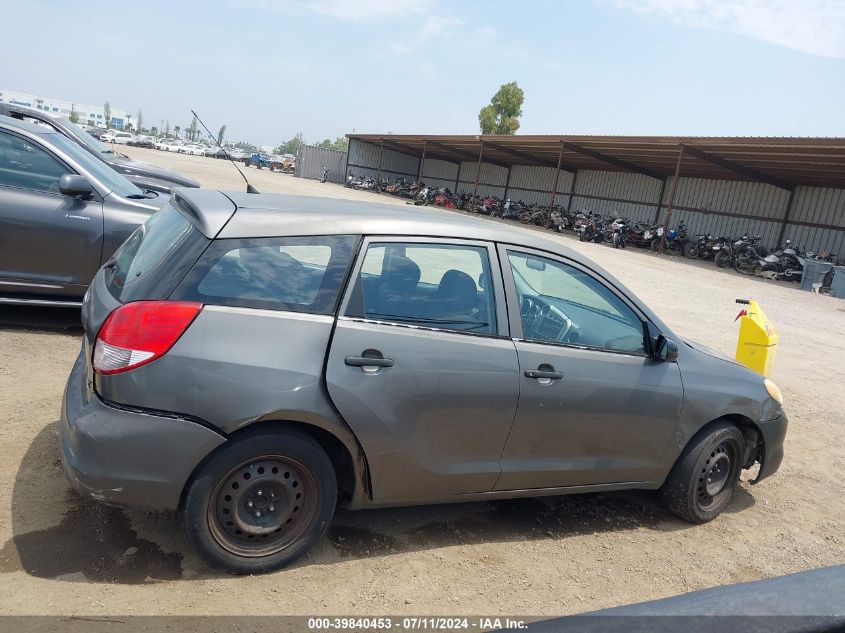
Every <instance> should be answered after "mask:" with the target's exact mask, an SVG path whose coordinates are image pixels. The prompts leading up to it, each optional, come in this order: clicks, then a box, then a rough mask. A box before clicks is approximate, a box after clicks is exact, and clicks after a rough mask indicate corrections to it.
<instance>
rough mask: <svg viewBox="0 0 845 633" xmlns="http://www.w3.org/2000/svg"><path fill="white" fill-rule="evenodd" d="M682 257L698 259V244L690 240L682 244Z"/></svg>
mask: <svg viewBox="0 0 845 633" xmlns="http://www.w3.org/2000/svg"><path fill="white" fill-rule="evenodd" d="M684 257H686V258H688V259H698V246H696V245H695V244H693V243H692V242H687V243H686V244H684Z"/></svg>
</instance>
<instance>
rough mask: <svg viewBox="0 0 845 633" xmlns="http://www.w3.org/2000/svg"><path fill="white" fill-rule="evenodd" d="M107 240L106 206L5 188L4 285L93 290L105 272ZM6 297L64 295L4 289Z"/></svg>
mask: <svg viewBox="0 0 845 633" xmlns="http://www.w3.org/2000/svg"><path fill="white" fill-rule="evenodd" d="M102 239H103V212H102V203H101V202H99V201H85V200H80V199H78V198H71V197H69V196H63V195H57V194H52V193H44V192H39V191H27V190H24V189H14V188H11V187H3V186H0V279H4V280H6V281H10V280H18V281H20V282H31V283H33V284H44V285H45V286H46V285H57V286H59V287H60V288H61V287H63V286H87V285H88V284H90V283H91V280H92V279H93V277H94V274H95V273H96V272H97V268H99V266H100V251H101V249H102ZM3 292H16V293H17V292H31V293H35V294H59V293H60V292H61V291H60V290H57V289H52V290H51V289H49V288H44V287H42V288H39V287H37V286H26V285H23V286H21V285H18V286H15V289H10V287H9V286H5V285H3V286H2V287H0V293H3Z"/></svg>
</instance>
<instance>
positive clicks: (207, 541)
mask: <svg viewBox="0 0 845 633" xmlns="http://www.w3.org/2000/svg"><path fill="white" fill-rule="evenodd" d="M336 503H337V481H336V479H335V472H334V468H333V466H332V463H331V460H330V459H329V458H328V456H327V455H326V453H325V451H324V450H323V449H322V448H321V447H320V445H319V444H318V443H317V442H316V441H314V439H313V438H311V437H310V436H308V435H306V434H304V433H301V432H298V431H296V430H293V429H290V430H277V431H273V432H261V433H255V434H250V435H247V436H245V437H243V438H241V439H236V440H233V441H231V442H230V443H228V444H227V445H225V446H224V447H223V448H222V449H221V450H220V451H219V452H217V453H216V454H214V455H213V456H212V457H211V458H210V459H209V460H207V461H206V462H205V463H204V464H203V465H202V466H201V467H200V468H199V470H198V472H197V473H196V475H195V476H194V477H193V478H192V480H191V481H190V483H189V484H188V485H187V487H186V491H185V495H184V502H183V504H182V510H181V514H182V522H183V526H184V529H185V534H186V536H187V538H188V541H189V542H190V543H191V544H192V545H193V546H194V547H195V548H196V550H197V552H198V553H199V554H200V556H201V557H202V558H203V559H205V560H206V561H207V562H208V563H209V564H210V565H212V566H213V567H216V568H218V569H221V570H224V571H227V572H229V573H233V574H260V573H265V572H269V571H273V570H276V569H279V568H281V567H284V566H285V565H288V564H290V563H291V562H293V561H294V560H296V559H298V558H299V557H300V556H302V555H304V554H305V553H306V552H308V550H310V549H311V547H313V545H314V544H315V543H316V542H317V541H319V540H320V538H321V537H322V536H323V534H324V533H325V531H326V529H327V528H328V526H329V523H330V521H331V519H332V515H333V514H334V510H335V505H336Z"/></svg>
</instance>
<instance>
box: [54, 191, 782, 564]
mask: <svg viewBox="0 0 845 633" xmlns="http://www.w3.org/2000/svg"><path fill="white" fill-rule="evenodd" d="M82 314H83V317H82V321H83V323H84V325H85V335H84V344H83V349H82V350H81V352H80V355H79V357H78V359H77V360H76V363H75V365H74V367H73V370H72V373H71V375H70V378H69V380H68V384H67V389H66V392H65V398H64V404H63V405H62V414H61V425H60V429H61V444H62V456H63V457H62V460H63V464H64V469H65V473H66V474H67V477H68V479H69V481H70V482H71V483H72V485H73V487H74V488H75V489H76V490H78V491H79V492H80V493H82V494H84V495H87V496H90V497H93V498H94V499H96V500H98V501H101V502H106V503H111V504H117V505H122V506H137V507H142V508H148V509H153V510H176V509H179V511H180V513H181V516H182V520H183V522H184V525H185V530H186V533H187V537H188V539H189V540H190V542H191V543H192V544H193V545H194V546H195V547H196V548H197V550H198V551H199V552H200V553H201V555H202V556H203V557H205V559H206V560H208V561H209V562H210V563H211V564H212V565H215V566H217V567H220V568H223V569H226V570H228V571H231V572H235V573H255V572H265V571H269V570H271V569H276V568H278V567H280V566H282V565H285V564H287V563H289V562H291V561H292V560H294V559H296V558H297V557H299V556H301V555H302V554H304V553H305V552H306V551H308V550H309V549H310V548H311V547H312V546H313V545H314V543H315V542H316V541H317V540H318V539H320V537H321V536H322V534H323V533H324V532H325V530H326V529H327V527H328V525H329V523H330V521H331V518H332V515H333V513H334V511H335V507H336V506H337V505H338V504H342V505H345V506H347V507H349V508H352V509H357V508H369V507H376V506H396V505H414V504H424V503H440V502H449V501H471V500H489V499H501V498H506V497H526V496H538V495H560V494H567V493H574V492H595V491H607V490H618V489H623V488H641V489H661V490H662V493H663V498H664V499H665V501H666V503H667V505H668V507H669V509H670V510H671V511H673V512H674V513H676V514H677V515H679V516H680V517H682V518H684V519H686V520H688V521H691V522H694V523H702V522H705V521H709V520H711V519H713V518H715V517H716V516H717V515H718V514H719V513H720V512H721V511H722V510H723V509H724V508H725V507H726V506H727V505H728V504H729V503H730V501H731V497H732V495H733V494H734V488H735V485H736V484H737V481H738V480H739V475H740V471H741V470H742V469H744V468H750V467H751V466H752V465H753V464H754V463H755V462H758V461H759V462H760V469H759V471H758V473H757V475H756V479H755V481H760V480H762V479H764V478H766V477H768V476H770V475H771V474H773V473H774V472H775V471H776V470H777V469H778V466H779V465H780V462H781V459H782V457H783V440H784V435H785V433H786V425H787V418H786V414H785V413H784V412H783V410H782V407H781V404H782V397H781V395H780V392H779V391H778V389H777V387H776V386H775V385H774V383H772V382H771V381H769V380H765V379H764V378H763V377H762V376H760V375H757V374H755V373H753V372H751V371H749V370H748V369H746V368H744V367H742V366H740V365H738V364H737V363H736V362H734V361H732V360H730V359H727V358H723V357H721V356H720V355H719V354H718V353H715V352H711V351H709V350H707V349H706V348H703V347H701V346H699V345H697V344H695V343H692V342H688V341H685V340H683V339H681V338H680V337H679V336H678V335H677V334H675V333H674V332H673V331H672V330H671V329H670V328H669V327H668V326H667V325H666V324H665V323H664V322H663V321H661V320H660V319H659V317H657V316H656V315H655V314H654V312H652V311H651V310H650V309H649V308H648V306H646V305H645V304H644V303H643V302H642V301H640V300H639V299H637V297H636V296H634V294H633V293H632V292H630V291H629V290H628V289H627V288H625V286H623V285H622V284H621V283H620V282H619V281H617V280H616V279H615V278H614V277H613V276H611V275H610V274H609V273H607V272H606V271H604V270H602V269H601V268H599V267H598V266H596V265H595V264H594V263H592V262H591V261H589V260H588V259H586V258H584V257H582V256H581V255H579V254H578V253H577V252H575V251H572V250H570V249H568V248H566V247H564V246H563V245H562V244H560V243H559V242H557V241H553V240H549V239H546V238H544V237H543V236H541V235H538V234H537V233H534V232H531V233H529V232H526V231H520V230H519V229H515V228H509V227H505V226H503V225H502V224H498V223H492V222H485V221H484V220H480V219H476V218H468V217H463V216H456V215H454V214H448V215H444V214H443V213H440V212H435V211H428V210H423V209H419V208H404V207H396V206H388V205H377V204H371V203H362V202H353V201H348V200H333V199H321V198H309V197H297V196H280V195H271V194H248V193H247V194H234V193H227V194H226V195H224V194H222V193H219V192H216V191H212V190H204V189H180V190H178V191H177V192H175V193H174V195H173V196H172V197H171V201H170V203H169V204H168V205H167V206H166V207H165V208H164V209H163V210H162V211H161V212H160V213H158V214H156V215H154V216H153V217H152V218H150V220H148V221H147V223H146V224H145V225H144V227H143V228H139V229H138V230H136V231H135V233H133V234H132V236H131V237H130V238H129V239H128V240H127V241H126V243H125V244H124V245H123V246H121V248H120V249H119V250H118V252H117V253H116V254H115V256H114V257H113V258H112V259H111V260H109V262H108V263H107V264H106V265H105V266H103V268H102V269H101V270H100V271H99V272H98V273H97V275H96V277H95V279H94V282H93V284H92V286H91V289H90V291H89V293H88V295H87V297H86V299H85V302H84V304H83V308H82Z"/></svg>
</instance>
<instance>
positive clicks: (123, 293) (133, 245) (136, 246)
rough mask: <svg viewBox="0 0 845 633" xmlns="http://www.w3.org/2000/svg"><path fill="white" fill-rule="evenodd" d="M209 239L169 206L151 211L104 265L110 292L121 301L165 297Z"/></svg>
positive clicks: (195, 259)
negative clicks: (151, 213)
mask: <svg viewBox="0 0 845 633" xmlns="http://www.w3.org/2000/svg"><path fill="white" fill-rule="evenodd" d="M208 243H209V240H208V239H206V238H205V236H204V235H203V234H202V233H200V232H199V231H198V230H197V229H196V228H194V226H193V225H192V224H191V223H190V222H189V221H188V220H187V219H186V218H185V216H183V215H182V214H181V213H179V211H177V210H176V209H174V208H173V207H171V206H166V207H164V208H163V209H162V210H161V211H159V212H158V213H156V214H154V215H153V216H151V217H150V219H149V220H147V221H146V222H145V223H144V224H142V225H141V226H139V227H138V228H137V229H135V232H134V233H132V235H130V236H129V238H128V239H127V240H126V241H125V242H124V243H123V244H122V245H121V246H120V248H118V249H117V252H115V254H114V255H113V256H112V258H111V259H110V260H109V262H108V263H107V264H106V266H105V281H106V286H107V287H108V289H109V292H111V293H112V295H114V297H115V298H116V299H117V300H119V301H121V302H123V303H127V302H129V301H138V300H142V299H166V298H167V296H168V295H169V294H170V293H171V292H172V291H173V289H174V288H175V287H176V284H178V283H179V280H180V279H182V277H184V276H185V273H186V272H188V270H189V269H190V267H191V265H192V264H193V263H194V262H195V261H197V258H198V257H199V256H200V254H201V253H202V252H203V250H205V248H206V247H207V246H208Z"/></svg>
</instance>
